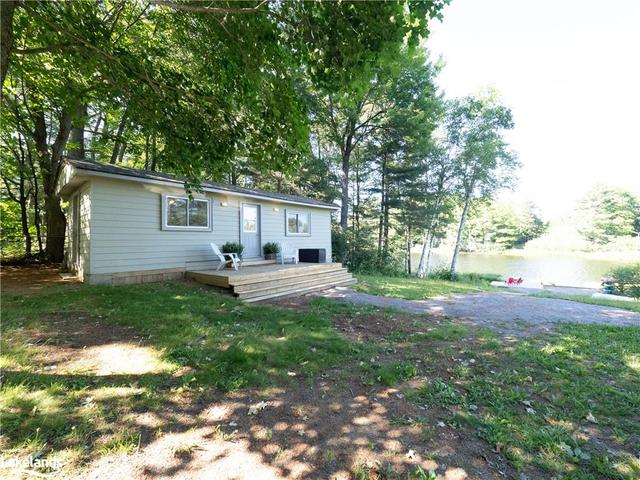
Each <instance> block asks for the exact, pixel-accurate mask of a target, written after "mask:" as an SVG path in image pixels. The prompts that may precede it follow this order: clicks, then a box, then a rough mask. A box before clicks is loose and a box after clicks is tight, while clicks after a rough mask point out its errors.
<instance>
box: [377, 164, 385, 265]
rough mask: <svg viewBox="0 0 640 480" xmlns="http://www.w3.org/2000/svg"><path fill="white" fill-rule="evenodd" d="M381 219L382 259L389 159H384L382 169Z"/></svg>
mask: <svg viewBox="0 0 640 480" xmlns="http://www.w3.org/2000/svg"><path fill="white" fill-rule="evenodd" d="M380 176H381V178H380V217H379V219H378V258H379V259H380V258H382V248H383V238H384V233H383V232H384V206H385V203H386V202H387V199H386V193H387V189H386V187H385V183H386V176H387V159H386V157H383V159H382V163H381V169H380Z"/></svg>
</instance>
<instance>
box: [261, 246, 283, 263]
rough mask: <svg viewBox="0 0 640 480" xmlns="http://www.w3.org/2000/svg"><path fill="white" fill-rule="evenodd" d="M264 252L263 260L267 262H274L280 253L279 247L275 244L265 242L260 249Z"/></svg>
mask: <svg viewBox="0 0 640 480" xmlns="http://www.w3.org/2000/svg"><path fill="white" fill-rule="evenodd" d="M262 250H263V251H264V258H265V259H267V260H275V259H276V258H277V257H278V253H280V245H278V244H277V243H276V242H267V243H265V244H264V246H263V247H262Z"/></svg>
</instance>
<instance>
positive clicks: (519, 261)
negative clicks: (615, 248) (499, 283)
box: [412, 252, 624, 288]
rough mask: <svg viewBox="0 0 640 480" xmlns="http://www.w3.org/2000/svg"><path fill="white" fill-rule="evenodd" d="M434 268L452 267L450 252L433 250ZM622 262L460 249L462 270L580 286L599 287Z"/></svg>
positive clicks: (414, 257)
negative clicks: (483, 252)
mask: <svg viewBox="0 0 640 480" xmlns="http://www.w3.org/2000/svg"><path fill="white" fill-rule="evenodd" d="M433 258H434V262H433V268H434V269H437V268H443V267H447V268H448V267H449V264H450V262H451V256H450V255H447V256H445V255H443V254H442V253H440V252H435V254H434V257H433ZM419 260H420V255H419V254H417V253H416V254H414V255H412V261H413V262H414V264H413V265H414V269H415V268H417V266H418V262H419ZM623 264H624V263H623V262H619V261H611V260H594V259H591V258H586V257H580V256H577V255H540V256H530V255H527V256H524V255H496V254H482V253H461V254H460V258H459V260H458V271H459V272H478V273H497V274H499V275H502V276H503V277H522V278H524V279H527V280H540V281H542V282H544V283H555V284H556V285H569V286H577V287H578V286H579V287H595V288H597V287H599V286H600V280H601V278H602V277H603V276H604V275H605V274H606V273H607V272H609V271H610V270H611V269H612V268H614V267H617V266H619V265H623Z"/></svg>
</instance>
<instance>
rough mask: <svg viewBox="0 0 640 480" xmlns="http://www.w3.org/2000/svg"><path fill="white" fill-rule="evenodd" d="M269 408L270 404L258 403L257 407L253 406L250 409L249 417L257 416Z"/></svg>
mask: <svg viewBox="0 0 640 480" xmlns="http://www.w3.org/2000/svg"><path fill="white" fill-rule="evenodd" d="M268 406H269V402H258V403H256V404H255V405H251V406H250V407H249V412H248V413H247V415H256V414H257V413H258V412H261V411H262V410H264V409H265V408H267V407H268Z"/></svg>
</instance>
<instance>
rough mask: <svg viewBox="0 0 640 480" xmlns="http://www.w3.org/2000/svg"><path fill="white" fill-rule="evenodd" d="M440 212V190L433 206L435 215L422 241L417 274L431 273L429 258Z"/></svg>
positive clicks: (421, 276) (425, 274) (419, 275)
mask: <svg viewBox="0 0 640 480" xmlns="http://www.w3.org/2000/svg"><path fill="white" fill-rule="evenodd" d="M439 214H440V192H439V194H438V197H437V199H436V203H435V205H434V207H433V215H432V216H431V221H430V222H429V226H428V227H427V231H426V232H425V234H424V241H423V242H422V252H421V253H420V262H419V263H418V273H417V276H418V277H420V278H424V277H426V276H427V275H428V274H429V259H430V257H431V245H433V230H434V229H435V226H436V224H437V223H438V215H439Z"/></svg>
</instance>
